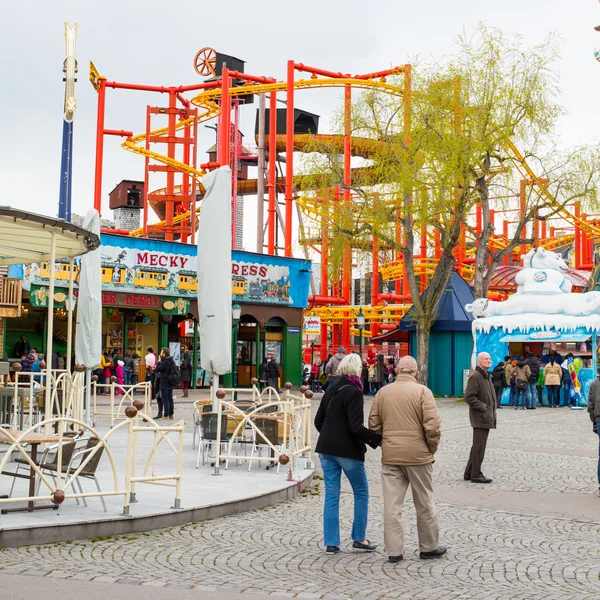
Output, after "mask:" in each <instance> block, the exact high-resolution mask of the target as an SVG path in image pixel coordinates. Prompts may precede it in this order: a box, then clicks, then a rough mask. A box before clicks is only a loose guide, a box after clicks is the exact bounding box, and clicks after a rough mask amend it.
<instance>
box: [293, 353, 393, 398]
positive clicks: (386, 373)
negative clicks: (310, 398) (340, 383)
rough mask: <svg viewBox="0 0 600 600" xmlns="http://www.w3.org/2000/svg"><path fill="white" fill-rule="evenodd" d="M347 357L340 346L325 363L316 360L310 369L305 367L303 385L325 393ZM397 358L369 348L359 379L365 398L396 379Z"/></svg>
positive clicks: (336, 377) (337, 377)
mask: <svg viewBox="0 0 600 600" xmlns="http://www.w3.org/2000/svg"><path fill="white" fill-rule="evenodd" d="M346 355H347V351H346V348H344V347H343V346H340V347H339V348H338V351H337V352H336V353H335V354H330V355H329V356H328V357H327V359H326V360H325V361H321V359H317V360H316V361H315V362H314V363H313V364H312V366H311V367H305V369H304V376H303V383H304V384H305V385H307V386H309V387H310V388H311V389H312V390H313V391H319V390H322V391H325V390H327V387H328V386H329V385H330V384H332V383H335V382H336V381H337V380H338V379H339V376H338V368H339V365H340V363H341V361H342V360H343V359H344V357H345V356H346ZM357 356H358V354H357ZM397 364H398V358H394V357H390V356H388V357H386V356H385V355H384V354H383V352H379V353H375V352H374V351H373V349H371V348H369V351H368V354H367V358H365V359H363V360H362V364H361V372H360V377H361V379H362V382H363V390H364V394H365V395H366V396H374V395H375V394H376V393H377V392H378V391H379V390H380V389H381V388H382V387H383V386H384V385H386V384H388V383H392V382H393V381H394V380H395V379H396V372H397V371H396V369H397Z"/></svg>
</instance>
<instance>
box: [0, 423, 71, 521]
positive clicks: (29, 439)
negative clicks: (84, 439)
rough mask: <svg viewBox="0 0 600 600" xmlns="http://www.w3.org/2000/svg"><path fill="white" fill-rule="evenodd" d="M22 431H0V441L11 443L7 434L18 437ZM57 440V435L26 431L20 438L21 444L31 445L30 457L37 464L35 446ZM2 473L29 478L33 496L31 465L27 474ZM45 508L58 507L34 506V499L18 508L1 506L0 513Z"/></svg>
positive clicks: (32, 470) (33, 485)
mask: <svg viewBox="0 0 600 600" xmlns="http://www.w3.org/2000/svg"><path fill="white" fill-rule="evenodd" d="M22 433H23V432H22V431H20V430H18V429H9V430H8V433H4V432H0V442H8V443H9V444H10V443H12V440H11V439H10V437H9V435H8V434H10V435H11V436H12V437H13V438H14V439H18V437H19V436H20V435H21V434H22ZM65 441H66V440H65ZM69 441H71V440H69ZM58 442H60V438H59V437H58V436H57V435H53V434H50V435H46V434H45V433H28V434H27V435H26V436H25V437H24V438H23V439H22V440H21V444H23V445H25V444H27V445H30V446H31V456H30V458H31V462H33V464H37V448H38V446H39V445H40V444H56V443H58ZM2 475H10V476H11V477H18V478H19V479H29V496H30V497H33V496H35V469H34V468H33V467H32V466H31V465H30V466H29V475H21V474H20V473H13V472H11V471H2ZM47 508H52V509H54V510H56V509H57V508H58V504H45V505H44V506H35V500H29V502H28V503H27V506H23V507H20V508H3V509H2V510H1V511H0V513H2V514H3V515H5V514H7V513H11V512H25V511H27V512H33V511H34V510H43V509H47Z"/></svg>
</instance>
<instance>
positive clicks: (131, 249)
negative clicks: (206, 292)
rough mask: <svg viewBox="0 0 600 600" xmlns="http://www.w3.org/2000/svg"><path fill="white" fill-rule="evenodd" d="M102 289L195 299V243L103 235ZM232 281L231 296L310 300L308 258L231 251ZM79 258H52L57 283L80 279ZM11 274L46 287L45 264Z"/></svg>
mask: <svg viewBox="0 0 600 600" xmlns="http://www.w3.org/2000/svg"><path fill="white" fill-rule="evenodd" d="M101 241H102V247H101V253H102V290H103V291H104V292H125V293H136V294H140V293H143V294H152V295H161V296H175V297H183V298H186V297H188V298H193V297H195V296H196V292H197V288H198V280H197V273H196V255H197V251H196V246H192V245H188V244H179V243H177V242H164V241H162V240H145V239H138V238H129V237H123V236H116V235H109V234H102V235H101ZM231 254H232V256H231V286H232V296H233V300H234V301H237V302H256V303H259V304H277V305H285V306H292V307H296V308H304V307H305V306H306V304H307V302H308V287H309V283H310V269H311V265H310V261H307V260H298V259H293V258H284V257H278V256H266V255H262V254H253V253H250V252H240V251H233V252H232V253H231ZM79 270H80V262H79V258H76V259H75V261H74V264H73V266H72V267H71V265H70V264H69V261H68V260H60V261H57V262H56V263H55V269H54V277H55V286H56V287H62V288H65V287H68V285H69V280H70V278H71V277H73V278H74V281H75V287H77V282H78V281H79ZM11 277H18V278H22V279H23V287H24V289H25V290H27V291H29V290H30V289H31V288H32V286H34V289H35V286H37V287H38V288H39V287H43V286H47V285H48V282H49V279H50V270H49V268H48V263H47V262H44V263H33V264H29V265H13V266H11Z"/></svg>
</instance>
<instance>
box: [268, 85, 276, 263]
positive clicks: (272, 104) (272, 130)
mask: <svg viewBox="0 0 600 600" xmlns="http://www.w3.org/2000/svg"><path fill="white" fill-rule="evenodd" d="M276 163H277V92H275V91H273V92H271V93H270V94H269V177H268V184H267V187H268V189H269V207H268V210H267V219H268V220H267V253H268V254H270V255H273V254H275V225H276V224H277V213H276V209H275V203H276V202H277V171H276V167H277V164H276Z"/></svg>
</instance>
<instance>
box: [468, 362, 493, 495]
mask: <svg viewBox="0 0 600 600" xmlns="http://www.w3.org/2000/svg"><path fill="white" fill-rule="evenodd" d="M491 365H492V358H491V356H490V355H489V354H488V353H487V352H480V353H479V354H478V355H477V367H476V368H475V370H474V371H473V372H472V373H471V375H470V376H469V381H468V382H467V388H466V390H465V401H466V402H467V404H468V405H469V419H470V421H471V427H472V428H473V445H472V446H471V454H470V456H469V462H468V463H467V467H466V468H465V475H464V478H465V480H466V481H471V482H473V483H492V480H491V479H490V478H489V477H485V476H484V474H483V473H482V472H481V464H482V463H483V459H484V457H485V447H486V445H487V439H488V435H489V433H490V429H496V394H495V393H494V388H493V386H492V381H491V378H490V374H489V373H488V369H489V368H490V367H491Z"/></svg>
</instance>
